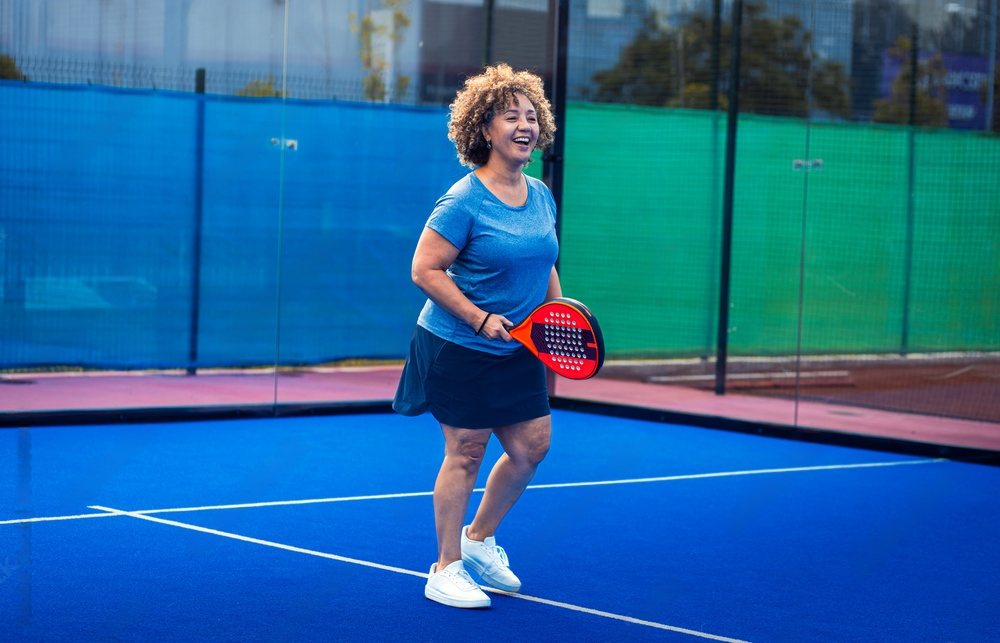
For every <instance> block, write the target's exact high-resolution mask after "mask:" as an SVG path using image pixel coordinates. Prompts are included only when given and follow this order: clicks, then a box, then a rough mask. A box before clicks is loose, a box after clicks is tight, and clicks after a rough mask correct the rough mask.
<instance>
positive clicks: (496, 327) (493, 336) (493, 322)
mask: <svg viewBox="0 0 1000 643" xmlns="http://www.w3.org/2000/svg"><path fill="white" fill-rule="evenodd" d="M480 323H482V322H480ZM513 327H514V324H512V323H510V320H509V319H507V318H506V317H504V316H503V315H499V314H497V313H492V314H490V315H489V317H487V318H486V322H485V323H482V330H480V331H479V336H480V337H485V338H486V339H488V340H489V341H491V342H492V341H494V340H502V341H505V342H509V341H511V340H512V339H514V338H513V337H511V336H510V333H508V332H507V330H508V329H509V328H513Z"/></svg>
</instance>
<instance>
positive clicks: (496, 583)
mask: <svg viewBox="0 0 1000 643" xmlns="http://www.w3.org/2000/svg"><path fill="white" fill-rule="evenodd" d="M462 562H463V563H465V564H466V565H468V566H469V567H471V568H472V571H474V572H476V573H477V574H479V577H480V578H482V579H483V580H484V581H486V584H487V585H489V586H490V587H493V588H496V589H499V590H502V591H505V592H510V593H511V594H516V593H517V592H518V591H520V589H521V584H520V583H518V584H517V585H516V586H514V585H504V584H503V583H501V582H499V581H495V580H493V579H492V578H490V577H489V576H484V575H483V572H485V571H486V568H485V567H483V566H482V565H480V564H479V563H478V562H476V561H475V560H474V559H472V558H466V557H465V556H462Z"/></svg>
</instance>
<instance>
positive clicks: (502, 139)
mask: <svg viewBox="0 0 1000 643" xmlns="http://www.w3.org/2000/svg"><path fill="white" fill-rule="evenodd" d="M483 136H484V137H485V138H486V140H487V141H489V142H490V145H492V149H491V150H490V159H489V161H488V162H489V163H496V162H499V163H503V164H504V165H509V166H517V165H524V164H525V163H527V162H528V161H529V160H530V159H531V152H532V150H534V149H535V142H537V141H538V118H537V116H536V114H535V106H534V105H532V104H531V101H530V100H528V97H527V96H525V95H524V94H521V93H517V94H515V95H514V97H513V98H512V99H511V101H510V104H509V105H507V109H506V111H502V112H501V111H498V112H497V113H496V115H495V116H494V117H493V122H491V123H490V124H489V126H485V125H484V126H483Z"/></svg>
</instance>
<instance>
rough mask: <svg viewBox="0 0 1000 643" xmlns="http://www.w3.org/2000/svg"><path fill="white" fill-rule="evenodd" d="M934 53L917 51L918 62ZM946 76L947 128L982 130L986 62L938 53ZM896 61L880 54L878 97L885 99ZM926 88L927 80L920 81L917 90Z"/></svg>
mask: <svg viewBox="0 0 1000 643" xmlns="http://www.w3.org/2000/svg"><path fill="white" fill-rule="evenodd" d="M935 55H937V54H932V53H928V52H920V60H921V61H925V60H928V59H929V58H932V57H933V56H935ZM941 61H942V62H943V63H944V68H945V70H946V74H945V77H944V84H945V88H946V89H947V94H946V97H945V106H946V108H947V110H948V127H950V128H952V129H971V130H975V129H983V128H985V127H986V104H985V96H986V92H985V88H986V83H987V82H988V81H989V73H990V61H989V59H988V58H984V57H978V56H960V55H958V54H941ZM899 67H900V64H899V60H897V59H895V58H893V57H892V56H890V55H889V51H888V50H886V51H885V52H883V53H882V97H883V98H888V97H889V95H890V93H891V90H892V81H894V80H895V79H896V76H898V75H899ZM926 86H927V78H926V77H924V78H921V79H920V82H919V87H921V88H924V87H926Z"/></svg>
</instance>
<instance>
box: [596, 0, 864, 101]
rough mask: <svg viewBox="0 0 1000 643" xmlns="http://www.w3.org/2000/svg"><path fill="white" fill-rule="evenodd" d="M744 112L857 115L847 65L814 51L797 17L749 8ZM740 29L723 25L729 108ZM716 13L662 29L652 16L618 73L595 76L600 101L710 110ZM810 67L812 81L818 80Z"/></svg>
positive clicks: (744, 32)
mask: <svg viewBox="0 0 1000 643" xmlns="http://www.w3.org/2000/svg"><path fill="white" fill-rule="evenodd" d="M744 11H745V14H744V20H743V28H742V44H741V61H740V62H741V64H740V110H741V111H746V112H753V113H757V114H773V115H782V116H806V115H807V114H808V113H809V107H810V105H809V94H810V90H811V94H812V107H813V108H814V109H820V110H824V111H827V112H829V113H831V114H835V115H837V116H841V117H846V116H848V115H849V110H850V107H849V105H850V101H849V93H848V87H849V79H848V76H847V74H846V72H845V70H844V66H843V65H842V64H840V63H836V62H831V61H827V60H823V59H821V58H820V57H819V56H818V55H817V54H816V53H814V52H812V34H811V33H810V32H809V31H808V30H807V29H805V28H804V27H803V25H802V23H801V21H800V20H799V19H798V18H797V17H796V16H783V17H780V18H769V17H766V16H765V15H764V14H765V8H764V6H763V5H761V4H753V3H751V4H747V5H745V7H744ZM731 39H732V27H730V26H723V27H722V29H721V34H720V41H721V44H720V47H719V56H720V61H719V69H720V76H721V78H720V79H719V85H720V86H719V93H720V96H719V105H720V107H723V108H724V107H726V99H725V93H726V92H725V85H726V84H727V79H726V77H727V75H728V74H727V71H728V69H729V59H730V48H731V47H730V42H731ZM711 47H712V16H711V15H710V14H707V13H704V12H698V13H694V14H691V15H690V16H688V17H687V19H686V20H685V22H684V23H683V24H682V25H681V26H680V27H661V26H659V25H658V23H657V20H656V18H655V16H654V15H650V16H647V18H646V19H645V20H644V22H643V25H642V27H641V28H640V30H639V32H638V33H637V35H636V37H635V39H634V40H633V41H632V42H631V43H630V44H629V45H627V46H626V47H625V48H624V49H623V50H622V52H621V54H620V57H619V60H618V62H617V64H616V65H615V66H614V67H612V68H611V69H608V70H605V71H600V72H597V73H596V74H594V78H593V79H594V81H595V82H596V84H597V89H596V91H595V92H594V94H593V96H592V97H593V99H594V100H597V101H602V102H626V103H632V104H637V105H652V106H661V107H690V108H696V109H707V108H708V107H709V104H710V97H711V89H712V83H713V78H712V70H711ZM810 63H811V69H812V76H811V78H810Z"/></svg>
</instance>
